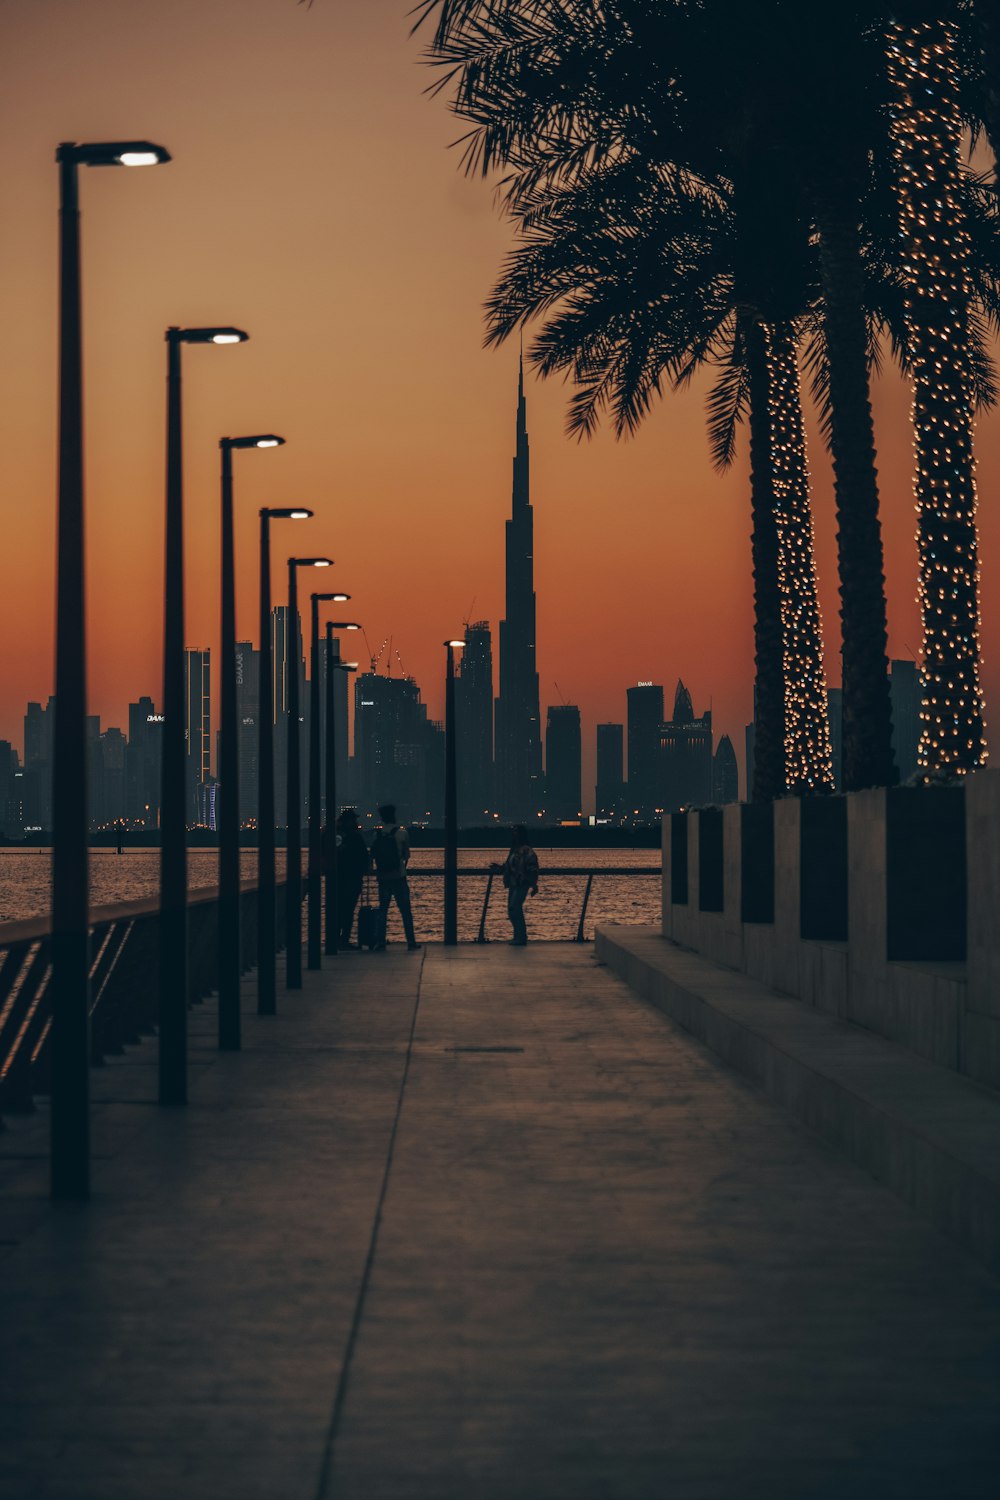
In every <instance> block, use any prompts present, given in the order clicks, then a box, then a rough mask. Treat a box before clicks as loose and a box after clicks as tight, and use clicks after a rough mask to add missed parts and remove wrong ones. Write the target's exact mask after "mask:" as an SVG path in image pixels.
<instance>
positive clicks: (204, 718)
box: [184, 650, 212, 823]
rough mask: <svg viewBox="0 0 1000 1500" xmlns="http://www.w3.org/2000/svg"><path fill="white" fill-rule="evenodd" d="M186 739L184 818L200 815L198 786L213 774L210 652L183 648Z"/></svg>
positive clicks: (191, 819) (195, 818) (197, 820)
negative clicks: (185, 803) (185, 811)
mask: <svg viewBox="0 0 1000 1500" xmlns="http://www.w3.org/2000/svg"><path fill="white" fill-rule="evenodd" d="M184 685H185V695H184V701H185V704H186V723H185V725H184V732H185V736H186V739H187V821H188V822H189V823H200V822H201V819H202V805H201V789H202V787H203V786H204V785H205V783H206V782H207V781H209V780H211V776H212V664H211V652H210V651H208V650H205V651H185V652H184Z"/></svg>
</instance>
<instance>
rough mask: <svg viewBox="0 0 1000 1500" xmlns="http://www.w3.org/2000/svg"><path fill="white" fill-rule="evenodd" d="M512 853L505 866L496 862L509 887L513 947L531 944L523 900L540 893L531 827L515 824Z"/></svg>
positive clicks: (494, 868) (496, 866) (508, 899)
mask: <svg viewBox="0 0 1000 1500" xmlns="http://www.w3.org/2000/svg"><path fill="white" fill-rule="evenodd" d="M512 834H513V837H512V840H511V846H510V853H509V854H508V855H507V858H506V859H505V860H504V862H503V864H502V865H498V864H493V865H491V866H490V868H491V869H492V870H499V871H500V872H501V874H502V876H503V883H504V886H505V887H506V890H507V916H508V918H509V920H510V925H511V927H513V929H514V936H513V937H512V938H511V940H510V941H511V946H512V947H514V948H525V947H527V944H528V928H527V926H526V924H525V920H524V903H525V899H526V898H527V896H528V895H532V896H537V895H538V855H537V854H536V853H535V851H534V849H532V847H531V845H530V844H529V843H528V830H527V828H525V826H524V824H523V823H516V824H515V825H514V828H513V830H512Z"/></svg>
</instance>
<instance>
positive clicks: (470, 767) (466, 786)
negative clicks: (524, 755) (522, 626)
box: [455, 620, 494, 828]
mask: <svg viewBox="0 0 1000 1500" xmlns="http://www.w3.org/2000/svg"><path fill="white" fill-rule="evenodd" d="M455 730H456V737H455V744H456V752H457V761H458V819H459V822H460V823H461V824H462V825H463V826H464V827H466V828H477V827H482V825H483V824H484V823H486V822H487V821H488V820H489V818H490V816H491V814H492V812H493V811H494V796H493V651H492V645H491V638H490V627H489V622H488V621H486V620H477V621H476V623H475V624H474V625H467V626H466V627H465V650H464V651H463V652H462V653H461V660H460V662H459V665H458V677H457V680H456V682H455Z"/></svg>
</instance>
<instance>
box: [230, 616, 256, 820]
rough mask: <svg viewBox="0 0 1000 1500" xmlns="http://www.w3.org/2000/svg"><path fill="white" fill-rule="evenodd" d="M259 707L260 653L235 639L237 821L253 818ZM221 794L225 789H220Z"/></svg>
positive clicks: (250, 645) (245, 642) (247, 642)
mask: <svg viewBox="0 0 1000 1500" xmlns="http://www.w3.org/2000/svg"><path fill="white" fill-rule="evenodd" d="M259 708H260V652H259V651H257V650H256V649H255V648H254V646H253V644H252V643H251V642H250V641H237V642H236V746H237V761H238V766H239V776H240V824H241V825H244V824H247V823H253V822H255V821H256V818H257V735H258V726H257V714H258V711H259ZM223 796H225V790H223Z"/></svg>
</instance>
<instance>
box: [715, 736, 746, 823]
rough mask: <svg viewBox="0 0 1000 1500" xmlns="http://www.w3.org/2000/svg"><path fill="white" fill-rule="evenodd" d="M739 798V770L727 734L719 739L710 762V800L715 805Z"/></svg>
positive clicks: (722, 804) (723, 804)
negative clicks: (713, 757)
mask: <svg viewBox="0 0 1000 1500" xmlns="http://www.w3.org/2000/svg"><path fill="white" fill-rule="evenodd" d="M739 800H740V771H739V766H738V765H737V763H736V751H735V750H734V749H733V742H732V740H731V739H730V738H729V736H728V734H724V735H723V736H722V739H721V740H720V741H719V743H718V745H717V747H716V751H715V759H714V761H713V763H712V801H713V802H714V803H715V805H716V806H717V807H725V806H726V805H727V803H730V802H738V801H739Z"/></svg>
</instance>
